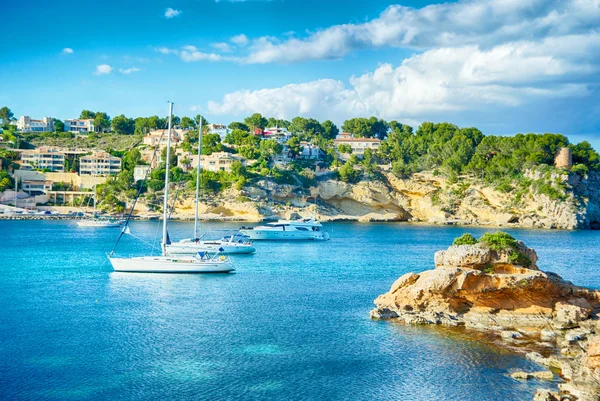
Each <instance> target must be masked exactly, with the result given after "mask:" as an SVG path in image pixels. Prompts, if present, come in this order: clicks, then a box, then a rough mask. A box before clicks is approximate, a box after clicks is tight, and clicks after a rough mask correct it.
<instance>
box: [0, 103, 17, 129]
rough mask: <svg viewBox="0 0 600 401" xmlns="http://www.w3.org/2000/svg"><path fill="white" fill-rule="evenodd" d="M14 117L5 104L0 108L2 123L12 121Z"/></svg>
mask: <svg viewBox="0 0 600 401" xmlns="http://www.w3.org/2000/svg"><path fill="white" fill-rule="evenodd" d="M13 117H14V114H13V112H12V111H11V110H10V109H9V108H8V107H6V106H4V107H2V108H1V109H0V119H1V120H2V124H4V125H6V124H8V123H9V122H11V121H12V119H13Z"/></svg>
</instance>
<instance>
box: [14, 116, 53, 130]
mask: <svg viewBox="0 0 600 401" xmlns="http://www.w3.org/2000/svg"><path fill="white" fill-rule="evenodd" d="M17 130H19V131H21V132H52V131H54V120H53V119H52V117H43V118H42V119H41V120H34V119H33V118H31V117H29V116H21V117H20V118H19V119H18V120H17Z"/></svg>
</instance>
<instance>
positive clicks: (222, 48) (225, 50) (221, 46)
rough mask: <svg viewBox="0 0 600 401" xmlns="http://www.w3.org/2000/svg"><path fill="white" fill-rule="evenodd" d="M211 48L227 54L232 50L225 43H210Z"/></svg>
mask: <svg viewBox="0 0 600 401" xmlns="http://www.w3.org/2000/svg"><path fill="white" fill-rule="evenodd" d="M211 46H212V47H214V48H215V49H217V50H219V51H221V52H223V53H229V52H231V51H232V50H233V49H232V48H231V46H230V45H229V43H225V42H218V43H212V44H211Z"/></svg>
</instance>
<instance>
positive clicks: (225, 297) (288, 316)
mask: <svg viewBox="0 0 600 401" xmlns="http://www.w3.org/2000/svg"><path fill="white" fill-rule="evenodd" d="M239 225H240V224H232V223H228V224H225V223H211V224H203V227H202V228H203V230H204V231H207V232H211V233H212V234H208V235H217V234H219V233H221V232H223V231H220V230H226V229H234V228H237V227H239ZM192 230H193V223H190V222H172V223H171V224H170V234H171V238H173V239H179V238H184V237H189V236H191V235H192ZM325 230H326V231H328V232H329V233H330V235H331V240H330V241H326V242H297V243H288V242H257V243H256V248H257V252H256V254H254V255H245V256H244V255H240V256H237V257H233V262H234V265H235V268H236V272H235V274H221V275H180V274H139V273H115V272H113V271H112V269H111V266H110V264H109V263H108V260H107V256H106V255H107V253H108V252H110V251H111V250H112V248H113V246H114V244H115V241H116V238H117V236H118V234H119V231H120V230H119V229H106V228H105V229H99V228H80V227H78V226H77V225H76V224H74V222H71V221H0V255H1V256H0V400H403V401H406V400H415V401H420V400H435V401H442V400H448V401H455V400H461V401H484V400H485V401H491V400H498V401H500V400H502V401H524V400H530V399H531V397H532V395H533V394H534V392H535V389H536V388H538V387H547V388H552V387H555V386H556V384H557V383H556V382H539V381H535V380H533V381H517V380H513V379H511V378H510V377H508V374H509V373H510V372H512V371H515V370H540V369H541V367H540V366H536V365H535V364H533V363H532V362H529V361H528V360H526V359H525V358H524V357H523V355H522V354H519V353H515V352H511V351H508V350H506V349H504V348H502V347H500V346H498V345H496V344H494V343H493V342H490V341H481V340H477V339H474V338H473V337H471V336H470V335H468V333H462V332H458V331H456V330H448V329H444V328H438V327H415V326H406V325H402V324H399V323H392V322H388V321H375V320H371V319H370V317H369V311H370V310H371V309H372V308H373V307H374V305H373V300H374V299H375V298H376V297H377V296H378V295H379V294H381V293H383V292H386V291H387V290H389V288H390V286H391V285H392V283H393V282H394V280H396V279H397V278H398V277H400V276H401V275H402V274H404V273H406V272H410V271H414V272H419V271H422V270H425V269H431V268H433V267H434V264H433V254H434V252H435V251H437V250H440V249H444V248H446V247H448V246H449V245H451V243H452V240H453V239H454V238H455V237H457V236H460V235H461V234H463V233H465V232H470V233H472V234H473V235H475V236H478V235H481V234H483V233H485V232H489V231H493V229H489V228H481V227H478V228H475V227H454V226H424V225H415V224H410V223H387V224H373V223H370V224H358V223H327V224H325ZM131 231H132V235H130V236H125V237H124V238H123V239H122V240H121V242H120V243H119V246H118V247H117V250H116V254H118V255H122V256H140V255H146V254H149V253H151V252H154V254H157V253H158V252H159V242H160V238H159V237H160V234H161V232H160V223H159V222H151V221H145V222H138V221H136V222H133V223H132V224H131ZM506 231H508V232H510V233H511V234H512V235H513V236H515V237H516V238H518V239H522V240H524V241H525V242H526V243H527V244H528V245H529V246H531V247H533V248H535V249H536V250H537V252H538V255H539V263H538V264H539V266H540V268H542V269H543V270H549V271H553V272H556V273H558V274H560V275H561V276H562V277H564V278H566V279H568V280H570V281H572V282H574V283H575V284H578V285H584V286H589V287H592V288H600V274H599V273H598V272H599V267H600V266H599V265H600V247H598V244H599V243H600V232H598V231H595V232H594V231H555V230H526V229H509V230H506ZM556 380H557V381H558V380H560V379H556Z"/></svg>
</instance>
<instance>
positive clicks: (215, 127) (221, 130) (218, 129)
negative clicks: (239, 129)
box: [208, 124, 232, 141]
mask: <svg viewBox="0 0 600 401" xmlns="http://www.w3.org/2000/svg"><path fill="white" fill-rule="evenodd" d="M231 131H232V130H230V129H229V128H227V127H226V126H225V125H222V124H209V125H208V133H209V134H217V135H219V136H220V137H221V141H222V140H224V139H225V137H226V136H227V134H229V133H230V132H231Z"/></svg>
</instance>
